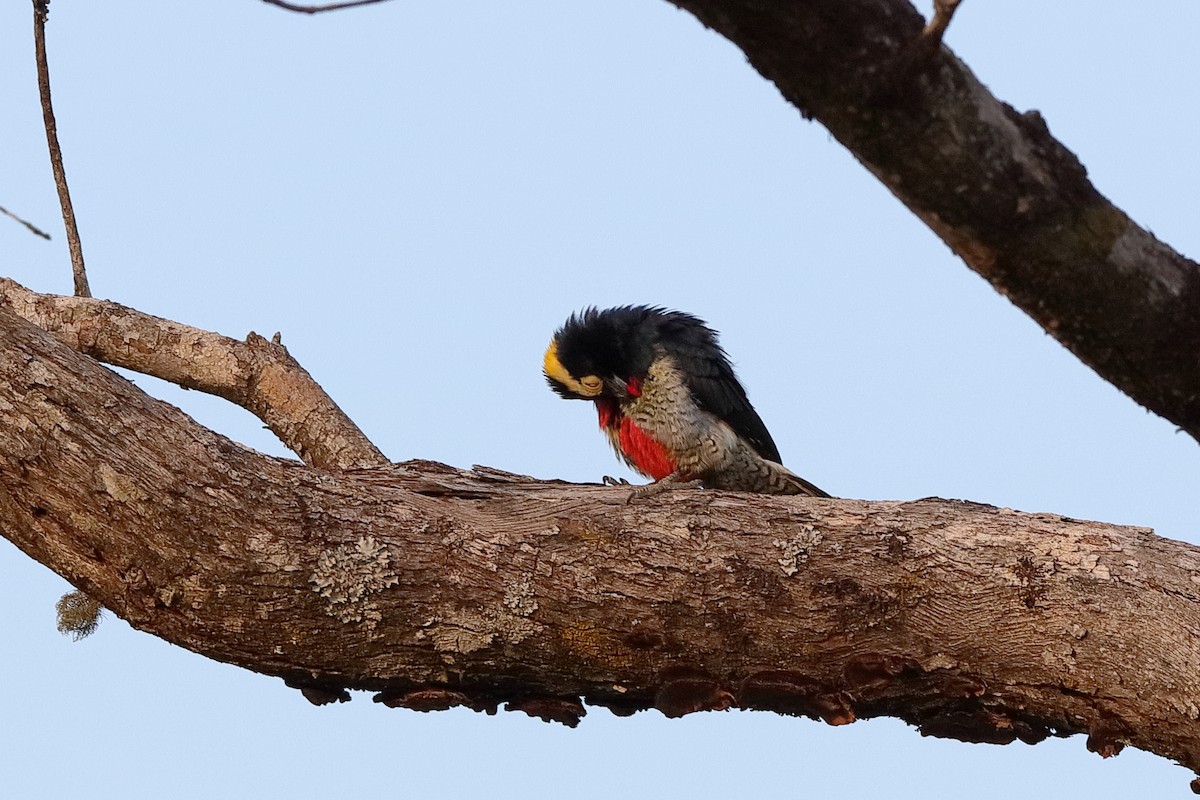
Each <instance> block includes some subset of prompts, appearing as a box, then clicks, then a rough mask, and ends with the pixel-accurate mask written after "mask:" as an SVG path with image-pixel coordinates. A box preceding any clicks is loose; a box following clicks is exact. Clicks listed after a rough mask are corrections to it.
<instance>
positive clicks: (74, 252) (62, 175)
mask: <svg viewBox="0 0 1200 800" xmlns="http://www.w3.org/2000/svg"><path fill="white" fill-rule="evenodd" d="M49 15H50V0H33V46H34V52H35V57H36V60H37V74H38V94H39V95H40V96H41V100H42V119H43V121H44V122H45V124H46V144H47V145H48V146H49V148H50V166H51V168H52V169H53V171H54V185H55V186H56V187H58V202H59V205H61V206H62V217H63V224H64V225H65V226H66V229H67V246H68V247H69V248H70V251H71V273H72V275H73V276H74V280H75V294H76V296H78V297H91V296H92V290H91V289H90V288H89V287H88V279H87V271H86V270H85V269H84V265H83V243H82V242H81V241H80V239H79V227H78V226H77V225H76V224H75V206H74V205H72V203H71V190H70V189H68V188H67V171H66V169H65V168H64V167H63V160H62V147H60V146H59V144H58V124H57V123H56V122H55V121H54V105H53V104H52V103H51V102H50V65H49V64H48V62H47V59H46V18H47V17H49ZM47 238H49V237H47Z"/></svg>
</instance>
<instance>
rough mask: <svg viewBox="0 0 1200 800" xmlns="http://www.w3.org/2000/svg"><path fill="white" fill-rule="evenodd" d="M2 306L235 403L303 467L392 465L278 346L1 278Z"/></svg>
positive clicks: (107, 354)
mask: <svg viewBox="0 0 1200 800" xmlns="http://www.w3.org/2000/svg"><path fill="white" fill-rule="evenodd" d="M5 304H6V305H7V306H8V307H9V308H10V309H11V310H12V311H14V312H16V313H17V314H18V315H20V316H21V317H24V318H25V319H27V320H29V321H30V322H32V323H34V324H35V325H37V326H38V327H40V328H43V329H45V330H47V331H49V332H50V333H52V334H54V336H55V338H57V339H58V340H59V341H60V342H62V343H63V344H65V345H67V346H68V347H71V348H73V349H75V350H78V351H79V352H81V353H86V354H87V355H90V356H92V357H93V358H97V359H99V360H100V361H104V362H106V363H109V364H113V365H114V366H118V367H124V368H126V369H131V370H134V371H135V372H141V373H144V374H146V375H153V376H154V377H156V378H161V379H162V380H165V381H170V382H171V383H175V384H178V385H179V386H182V387H184V388H185V389H197V390H199V391H202V392H207V393H208V394H215V395H217V396H218V397H223V398H225V399H226V400H229V401H230V402H232V403H236V404H237V405H239V406H241V407H243V408H245V409H246V410H247V411H249V412H250V413H251V414H254V415H255V416H256V417H258V418H259V419H261V420H262V421H263V422H264V423H265V424H266V426H267V427H268V428H270V429H271V432H272V433H274V434H275V435H276V436H278V437H279V439H280V441H282V442H283V443H284V445H286V446H287V447H288V448H289V449H290V450H291V451H292V452H294V453H296V454H297V455H298V456H300V458H302V459H303V460H304V463H306V464H310V465H312V466H314V467H321V468H323V469H354V468H357V467H376V466H380V465H382V464H386V463H388V461H387V458H385V457H384V455H383V453H381V452H379V449H378V448H377V447H375V445H374V444H372V443H371V441H370V440H369V439H368V438H367V437H366V436H365V435H364V434H363V432H362V431H361V430H359V428H358V426H357V425H355V424H354V423H353V422H352V421H351V420H350V418H349V417H347V416H346V415H345V414H344V413H343V412H342V410H341V409H340V408H339V407H338V405H337V403H335V402H334V401H333V399H332V398H331V397H330V396H329V395H328V394H326V392H325V390H324V389H322V388H321V386H320V384H318V383H317V382H316V381H314V380H313V379H312V376H310V375H309V374H308V372H307V371H306V370H305V369H304V368H303V367H302V366H300V364H299V363H297V362H296V360H295V359H294V358H292V356H291V354H289V353H288V351H287V348H285V347H284V346H283V345H281V344H279V343H278V342H269V341H267V340H266V339H264V338H263V337H261V336H259V335H258V334H256V333H250V335H248V336H247V337H246V341H244V342H239V341H238V340H237V339H230V338H229V337H228V336H222V335H220V334H218V333H213V332H211V331H205V330H200V329H199V328H193V327H191V326H189V325H183V324H181V323H178V322H173V321H171V320H167V319H163V318H161V317H155V316H151V315H150V314H144V313H142V312H141V311H135V310H134V309H132V308H127V307H125V306H123V305H120V304H119V303H113V302H111V301H108V300H93V299H91V298H90V297H63V296H61V295H52V294H38V293H36V292H31V291H29V290H28V289H26V288H25V287H24V286H21V285H20V284H19V283H17V282H16V281H14V280H11V279H9V278H0V305H5Z"/></svg>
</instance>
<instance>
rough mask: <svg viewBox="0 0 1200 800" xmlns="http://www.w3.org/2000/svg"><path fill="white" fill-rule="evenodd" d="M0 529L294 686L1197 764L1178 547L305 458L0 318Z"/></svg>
mask: <svg viewBox="0 0 1200 800" xmlns="http://www.w3.org/2000/svg"><path fill="white" fill-rule="evenodd" d="M0 341H4V342H5V347H4V348H2V349H0V412H2V413H3V415H4V418H5V420H6V424H5V425H3V426H0V530H2V531H3V535H4V536H5V537H7V538H9V539H10V540H11V541H13V542H14V543H16V544H17V546H19V547H20V548H21V549H23V550H24V551H25V552H26V553H28V554H29V555H30V556H31V557H33V558H35V559H36V560H38V561H40V562H42V563H43V564H46V565H48V566H50V567H51V568H52V569H54V570H55V571H57V572H59V573H60V574H62V575H63V576H65V577H66V578H67V579H68V580H70V581H72V582H73V583H75V584H76V585H77V586H79V587H81V588H82V589H84V590H85V591H86V592H87V593H88V594H89V595H92V596H94V597H96V598H98V599H99V600H101V601H102V602H103V603H104V605H105V606H106V607H107V608H110V609H112V610H113V611H114V612H115V613H117V614H119V615H120V616H122V617H124V618H125V619H127V620H129V621H130V623H131V624H133V625H134V626H135V627H137V628H140V629H142V630H146V631H149V632H151V633H153V634H155V635H157V636H161V637H163V638H165V639H167V640H169V641H172V642H175V643H177V644H180V645H182V646H184V647H187V648H190V649H192V650H194V651H196V652H199V653H203V654H205V655H207V656H209V657H212V658H216V659H220V660H223V661H228V662H230V663H234V664H238V665H241V666H243V667H246V668H248V669H253V670H257V671H259V672H263V673H267V674H271V675H279V676H282V677H284V678H286V679H288V680H289V682H291V683H292V684H293V685H296V686H299V687H302V688H304V689H305V690H306V694H307V695H308V696H309V697H310V698H311V699H314V700H316V701H325V700H329V699H338V698H341V697H343V696H344V694H343V693H344V689H346V688H359V689H371V690H375V691H377V692H379V695H378V697H377V699H379V700H380V701H381V702H384V703H386V704H388V705H395V706H405V707H410V708H419V709H431V708H443V707H447V706H450V705H454V704H466V705H469V706H471V707H474V708H480V709H489V708H494V707H495V706H496V704H497V703H499V702H502V701H510V708H514V709H520V710H524V711H526V712H527V713H531V714H535V715H537V716H542V717H544V718H547V719H557V720H559V721H563V722H567V723H568V724H574V723H575V722H577V721H578V717H579V715H580V714H581V713H582V706H580V705H579V698H580V697H583V698H584V699H585V700H587V701H589V702H591V703H595V704H600V705H605V706H608V707H610V708H612V709H614V710H616V711H618V712H620V713H630V712H632V711H635V710H637V709H641V708H647V707H651V706H653V707H657V708H659V709H661V710H662V711H663V712H664V713H666V714H668V715H678V714H684V713H688V712H691V711H697V710H702V709H708V708H725V707H730V706H734V705H736V706H738V707H742V708H764V709H773V710H776V711H781V712H785V713H792V714H803V715H807V716H811V717H818V718H822V719H825V720H826V721H828V722H830V723H833V724H840V723H845V722H850V721H853V720H854V719H856V718H861V717H870V716H877V715H893V716H899V717H901V718H903V719H906V720H908V721H910V722H912V723H913V724H916V725H919V726H920V728H921V730H922V731H923V732H924V733H928V734H934V735H943V736H952V737H956V738H960V739H967V740H971V741H993V742H1007V741H1012V740H1014V739H1022V740H1025V741H1030V742H1032V741H1037V740H1039V739H1041V738H1044V737H1045V736H1047V735H1067V734H1070V733H1074V732H1085V733H1087V734H1088V735H1089V746H1090V747H1092V748H1093V749H1095V750H1097V751H1098V752H1101V753H1109V754H1111V753H1115V752H1116V751H1118V750H1119V749H1120V747H1121V746H1122V745H1123V744H1124V743H1129V744H1133V745H1135V746H1137V747H1140V748H1144V749H1147V750H1151V751H1153V752H1156V753H1160V754H1162V755H1164V756H1166V757H1169V758H1173V759H1176V760H1178V761H1180V762H1181V763H1183V764H1185V765H1187V766H1190V767H1192V768H1193V769H1196V768H1198V767H1200V722H1197V717H1198V716H1200V707H1198V706H1197V703H1196V700H1195V698H1196V697H1198V696H1200V550H1198V549H1197V548H1194V547H1191V546H1188V545H1185V544H1181V543H1178V542H1172V541H1168V540H1164V539H1160V538H1157V537H1155V536H1153V535H1152V534H1151V533H1150V532H1148V531H1146V530H1142V529H1135V528H1122V527H1117V526H1109V525H1102V524H1099V523H1090V522H1079V521H1075V520H1068V519H1063V518H1061V517H1058V516H1054V515H1047V514H1038V515H1031V514H1019V513H1016V512H1012V511H1008V510H1001V509H996V508H991V507H987V506H977V505H972V504H968V503H961V502H947V501H940V500H927V501H919V502H915V503H891V502H875V503H868V502H858V501H849V500H814V499H803V498H779V497H766V496H762V497H759V496H739V495H733V494H728V493H717V492H677V493H671V494H665V495H663V496H661V497H659V498H656V500H655V502H654V503H644V504H634V505H626V504H625V502H624V501H625V495H626V492H627V490H625V489H620V488H615V489H614V488H606V487H580V486H573V485H568V484H555V483H544V482H537V481H533V480H532V479H527V478H522V477H520V476H512V475H507V474H506V473H497V472H494V471H477V472H474V473H466V472H461V471H458V470H453V469H450V468H448V467H443V466H441V465H436V464H431V463H418V462H412V463H409V464H405V465H397V466H394V467H387V468H381V469H374V470H364V471H351V472H346V473H340V474H333V473H328V472H323V471H318V470H312V469H309V468H306V467H303V466H301V465H300V464H298V463H296V462H289V461H284V460H280V459H273V458H269V457H266V456H263V455H261V454H259V453H255V452H252V451H250V450H247V449H245V448H242V447H239V446H238V445H236V444H234V443H232V442H229V441H228V440H226V439H223V438H222V437H220V436H218V435H216V434H214V433H212V432H211V431H208V430H205V429H204V428H202V427H199V426H197V425H196V424H195V423H194V422H192V421H191V420H190V419H188V418H187V417H186V416H185V415H184V414H182V413H181V412H179V411H178V410H176V409H174V408H172V407H170V406H168V405H166V404H164V403H161V402H159V401H156V400H153V399H152V398H150V397H147V396H146V395H145V394H143V393H142V392H140V391H139V390H138V389H137V388H136V387H135V386H133V385H132V384H130V383H128V382H127V381H122V380H120V379H119V378H118V377H117V376H115V375H113V374H112V373H111V372H109V371H107V370H104V369H103V368H101V367H99V366H98V365H97V364H96V363H95V362H93V361H91V360H90V359H88V358H86V357H85V356H83V355H80V354H79V353H76V352H74V351H73V350H70V349H68V348H66V347H63V346H62V345H61V344H59V343H57V342H56V341H55V340H54V339H52V338H51V337H50V336H49V335H48V334H47V333H46V332H44V331H42V330H41V329H39V328H37V327H34V326H32V325H30V324H29V323H27V322H26V321H24V320H21V319H19V318H18V317H16V316H15V315H13V314H11V313H9V311H8V310H7V309H4V308H0Z"/></svg>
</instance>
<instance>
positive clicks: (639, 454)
mask: <svg viewBox="0 0 1200 800" xmlns="http://www.w3.org/2000/svg"><path fill="white" fill-rule="evenodd" d="M617 442H618V443H619V444H620V446H621V452H622V453H624V454H625V457H626V458H628V459H629V460H630V461H631V462H632V463H633V466H634V468H635V469H636V470H637V471H638V472H640V473H642V474H643V475H646V476H648V477H651V478H653V479H654V480H656V481H657V480H662V479H663V478H665V477H667V476H668V475H670V474H671V473H672V472H674V471H675V459H674V458H672V457H671V454H670V453H668V452H667V448H665V447H663V446H662V443H661V442H659V441H658V440H657V439H655V438H653V437H652V436H650V435H649V434H648V433H646V432H645V431H643V430H642V429H641V428H639V427H638V426H637V425H636V424H634V422H633V420H631V419H630V418H629V417H624V416H623V417H621V428H620V431H619V433H618V435H617Z"/></svg>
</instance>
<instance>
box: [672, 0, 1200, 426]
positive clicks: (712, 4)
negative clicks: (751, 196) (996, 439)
mask: <svg viewBox="0 0 1200 800" xmlns="http://www.w3.org/2000/svg"><path fill="white" fill-rule="evenodd" d="M671 2H672V3H673V4H674V5H677V6H679V7H680V8H683V9H686V10H688V11H690V12H692V13H693V14H695V15H696V16H697V17H698V18H699V19H700V20H701V21H702V22H703V23H704V24H706V25H708V26H709V27H711V28H713V29H714V30H716V31H718V32H719V33H721V34H723V35H724V36H726V37H728V38H729V39H730V40H731V41H732V42H733V43H734V44H735V45H737V46H738V47H739V48H741V49H742V50H743V51H744V52H745V54H746V56H747V57H748V58H749V60H750V63H751V64H753V65H754V67H755V68H756V69H757V70H758V71H759V72H761V73H762V74H763V75H764V76H765V77H766V78H768V79H769V80H771V81H773V82H774V83H775V85H776V86H777V87H778V88H779V90H780V91H781V92H782V93H783V96H784V97H785V98H787V100H788V101H789V102H791V103H792V104H794V105H795V106H796V107H797V108H798V109H800V111H801V113H803V114H805V115H806V116H810V117H815V118H816V119H818V120H820V121H821V122H822V123H823V124H824V125H825V126H826V127H827V128H828V129H829V131H830V132H831V133H832V134H833V135H834V136H835V137H836V138H837V139H838V140H839V141H840V142H841V143H842V144H843V145H845V146H846V147H847V148H848V149H849V150H850V151H851V152H852V153H853V154H854V155H855V156H856V157H857V158H858V159H859V160H860V161H861V162H862V163H863V165H864V166H866V167H867V169H869V170H871V172H872V173H874V174H875V176H876V177H878V178H879V180H880V181H882V182H883V183H884V185H886V186H887V187H888V188H889V189H890V190H891V191H892V192H893V193H894V194H895V195H896V196H897V197H898V198H899V199H900V200H901V201H902V202H904V203H905V205H907V206H908V207H909V208H910V209H912V211H913V212H914V213H916V214H917V216H919V217H920V218H921V219H922V220H923V221H924V222H925V223H926V224H927V225H928V226H929V227H930V228H931V229H932V230H933V231H934V232H935V233H937V235H938V236H940V237H941V238H942V239H943V241H945V242H946V244H948V245H949V246H950V247H951V248H952V249H953V250H954V251H955V252H956V253H958V255H960V256H961V257H962V258H963V260H964V261H966V262H967V264H968V266H970V267H971V268H972V269H973V270H975V271H976V272H978V273H979V274H980V275H982V276H983V277H984V278H986V279H987V280H988V281H989V282H990V283H991V284H992V285H993V286H994V287H995V288H996V289H997V290H998V291H999V292H1000V293H1002V294H1003V295H1005V296H1006V297H1008V298H1009V299H1010V300H1012V301H1013V302H1014V303H1015V304H1016V305H1017V306H1019V307H1020V308H1021V309H1023V310H1024V311H1025V312H1026V313H1027V314H1029V315H1030V316H1031V317H1033V318H1034V319H1035V320H1036V321H1037V322H1038V323H1039V324H1040V325H1042V327H1044V328H1045V329H1046V330H1047V331H1048V332H1049V333H1050V334H1051V335H1053V336H1054V337H1055V338H1056V339H1058V341H1060V342H1061V343H1062V344H1063V345H1065V346H1066V347H1067V348H1069V349H1070V350H1071V351H1072V352H1073V353H1075V354H1076V355H1077V356H1078V357H1079V358H1080V359H1082V360H1083V361H1084V362H1085V363H1086V364H1088V365H1089V366H1090V367H1092V369H1094V370H1095V371H1096V372H1097V373H1099V374H1100V376H1101V377H1103V378H1105V379H1106V380H1108V381H1110V382H1111V383H1113V384H1114V385H1115V386H1117V387H1118V388H1119V389H1121V391H1123V392H1125V393H1126V394H1128V395H1129V396H1130V397H1132V398H1133V399H1134V400H1136V401H1137V402H1139V403H1141V404H1142V405H1144V406H1145V407H1146V408H1148V409H1150V410H1151V411H1154V412H1155V413H1157V414H1160V415H1161V416H1163V417H1165V418H1167V419H1169V420H1171V421H1172V422H1174V423H1175V424H1177V425H1178V426H1180V428H1182V429H1183V430H1185V431H1187V432H1188V433H1189V434H1191V435H1192V436H1193V437H1194V438H1198V439H1200V359H1197V358H1196V356H1195V354H1196V353H1197V352H1200V267H1197V265H1196V264H1195V263H1194V262H1192V261H1189V260H1188V259H1186V258H1184V257H1183V256H1181V255H1179V254H1178V253H1175V252H1174V251H1172V250H1171V249H1170V248H1169V247H1167V246H1166V245H1164V244H1163V243H1161V242H1159V241H1158V240H1157V239H1155V238H1154V236H1153V235H1151V234H1150V233H1149V232H1147V231H1146V230H1144V229H1142V228H1140V227H1138V226H1137V225H1136V224H1134V223H1133V222H1132V221H1131V220H1130V219H1129V218H1128V217H1127V216H1126V215H1125V214H1124V213H1123V212H1122V211H1121V210H1120V209H1118V208H1116V207H1115V206H1113V205H1112V204H1111V203H1110V202H1109V201H1108V200H1107V199H1105V198H1104V197H1103V196H1102V195H1101V194H1100V193H1099V192H1098V191H1097V190H1096V188H1095V187H1094V186H1092V184H1091V183H1090V182H1089V181H1088V179H1087V172H1086V170H1085V169H1084V167H1083V165H1082V164H1080V163H1079V161H1078V160H1077V159H1076V158H1075V156H1074V155H1073V154H1072V153H1071V152H1070V151H1069V150H1067V148H1066V147H1064V146H1063V145H1062V144H1060V143H1059V142H1058V141H1057V140H1056V139H1054V137H1053V136H1051V135H1050V132H1049V131H1048V130H1047V128H1046V124H1045V122H1044V121H1043V120H1042V118H1041V116H1040V115H1039V114H1038V113H1037V112H1036V111H1028V112H1025V113H1024V114H1022V113H1018V112H1017V111H1015V110H1013V109H1012V108H1011V107H1010V106H1008V105H1006V104H1004V103H1002V102H1000V101H999V100H997V99H996V98H994V97H993V96H992V95H991V93H989V92H988V91H987V89H986V88H985V87H984V86H983V85H982V84H981V83H980V82H979V80H978V79H976V77H975V76H974V75H973V74H972V73H971V71H970V70H969V69H968V68H967V67H966V65H964V64H963V63H962V62H961V61H959V60H958V59H957V58H955V57H954V56H953V55H952V54H951V53H950V52H949V51H948V50H944V49H940V50H938V51H937V53H935V54H934V58H933V60H932V63H931V64H929V65H928V66H927V67H926V68H925V69H922V70H919V71H916V72H914V73H913V74H912V76H911V80H910V81H909V84H908V85H907V86H905V87H903V90H901V91H896V90H895V88H896V87H894V86H893V85H892V82H893V79H894V76H895V74H896V64H897V61H898V60H901V61H902V60H903V58H904V54H905V53H906V52H909V50H910V44H911V43H912V42H914V41H917V40H919V39H920V38H921V37H922V30H923V20H922V19H921V17H920V15H919V14H918V13H917V12H916V10H915V9H914V8H913V7H912V5H911V4H910V3H909V2H908V0H808V1H807V2H803V3H762V2H758V0H671ZM944 18H945V19H948V17H944ZM926 38H928V37H926ZM850 224H852V222H851V223H850Z"/></svg>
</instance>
